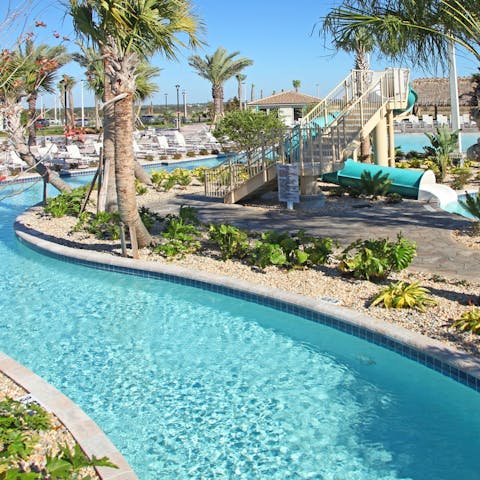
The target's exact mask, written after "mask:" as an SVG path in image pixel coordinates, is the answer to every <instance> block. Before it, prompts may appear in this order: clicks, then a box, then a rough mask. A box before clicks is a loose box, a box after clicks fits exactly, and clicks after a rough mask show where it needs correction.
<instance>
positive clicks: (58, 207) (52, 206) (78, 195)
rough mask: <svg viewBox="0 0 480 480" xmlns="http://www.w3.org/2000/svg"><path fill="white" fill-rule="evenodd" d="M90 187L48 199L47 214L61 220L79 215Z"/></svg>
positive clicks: (76, 189)
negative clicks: (68, 216) (66, 216)
mask: <svg viewBox="0 0 480 480" xmlns="http://www.w3.org/2000/svg"><path fill="white" fill-rule="evenodd" d="M87 190H88V186H84V187H79V188H75V189H74V190H72V191H71V192H63V193H60V195H57V196H56V197H52V198H49V199H47V205H46V206H45V213H48V214H50V215H51V216H52V217H56V218H60V217H64V216H65V215H78V214H79V213H80V208H81V205H82V202H83V199H84V197H85V195H86V193H87Z"/></svg>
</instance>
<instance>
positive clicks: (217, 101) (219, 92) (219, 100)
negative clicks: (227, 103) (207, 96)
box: [212, 85, 223, 123]
mask: <svg viewBox="0 0 480 480" xmlns="http://www.w3.org/2000/svg"><path fill="white" fill-rule="evenodd" d="M212 97H213V120H212V123H215V122H216V121H217V120H218V119H219V118H221V117H222V116H223V88H222V86H221V85H213V86H212Z"/></svg>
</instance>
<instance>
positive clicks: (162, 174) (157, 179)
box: [150, 170, 170, 187]
mask: <svg viewBox="0 0 480 480" xmlns="http://www.w3.org/2000/svg"><path fill="white" fill-rule="evenodd" d="M169 176H170V175H169V173H168V172H167V171H166V170H152V173H151V174H150V178H151V180H152V183H153V184H154V185H155V186H156V187H161V186H162V183H163V182H164V181H165V180H166V179H167V178H168V177H169Z"/></svg>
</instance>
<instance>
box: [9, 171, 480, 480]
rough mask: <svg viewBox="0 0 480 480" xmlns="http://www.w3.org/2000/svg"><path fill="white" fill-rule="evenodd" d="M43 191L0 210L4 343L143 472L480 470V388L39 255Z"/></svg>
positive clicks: (353, 341)
mask: <svg viewBox="0 0 480 480" xmlns="http://www.w3.org/2000/svg"><path fill="white" fill-rule="evenodd" d="M72 181H73V182H82V181H84V180H83V179H72ZM39 198H40V191H39V190H36V189H32V190H30V191H28V192H25V193H24V194H23V195H22V196H17V197H12V198H8V199H6V200H5V201H3V202H2V203H1V204H0V219H1V224H0V255H1V258H2V265H3V266H4V268H2V269H1V270H0V300H1V305H2V310H1V313H0V332H1V335H0V349H2V350H4V351H5V352H6V353H7V354H9V355H11V356H12V357H14V358H15V359H17V360H19V361H20V362H22V363H23V364H25V365H26V366H27V367H29V368H31V369H32V370H34V371H35V372H36V373H38V374H40V375H41V376H43V377H44V378H45V379H47V380H48V381H49V382H51V383H52V384H53V385H55V386H56V387H57V388H59V389H60V390H62V391H63V392H64V393H65V394H67V395H68V396H69V397H70V398H72V400H73V401H75V402H76V403H78V404H79V405H80V406H81V407H82V408H83V409H84V410H85V411H86V412H87V413H88V414H89V415H90V416H91V417H92V418H93V419H94V420H95V421H96V422H97V423H98V424H99V425H100V426H101V428H103V429H104V430H105V432H106V433H107V434H108V435H109V436H110V438H111V439H112V441H113V442H114V443H115V444H116V445H117V447H118V448H119V449H120V450H121V452H122V453H123V454H124V455H125V456H126V458H127V460H128V461H129V462H130V464H131V465H132V467H133V468H134V469H135V471H136V472H137V474H138V476H139V478H140V479H142V480H150V479H152V480H153V479H155V480H156V479H163V478H165V479H174V478H175V479H203V478H208V479H210V478H222V479H230V478H232V479H233V478H235V479H264V478H265V479H266V478H268V479H270V478H272V479H290V478H291V479H301V478H310V479H325V480H333V479H342V480H344V479H345V480H350V479H352V480H367V479H368V480H372V479H375V480H377V479H382V480H387V479H388V480H390V479H392V480H393V479H396V480H400V479H401V480H406V479H419V480H420V479H422V480H423V479H430V478H432V479H433V478H435V479H438V480H447V479H459V478H461V479H462V480H469V479H472V480H473V479H477V478H478V470H477V462H476V454H477V452H478V449H479V447H480V439H479V436H478V431H479V427H480V418H479V414H478V412H479V406H480V397H479V395H478V394H477V393H476V392H474V391H473V390H470V389H468V388H466V387H464V386H463V385H461V384H459V383H456V382H454V381H453V380H451V379H449V378H447V377H444V376H442V375H440V374H438V373H436V372H434V371H432V370H430V369H427V368H426V367H424V366H422V365H420V364H418V363H415V362H413V361H411V360H408V359H406V358H403V357H400V356H399V355H397V354H395V353H393V352H391V351H388V350H385V349H382V348H379V347H377V346H375V345H373V344H370V343H367V342H365V341H362V340H360V339H358V338H355V337H352V336H349V335H346V334H344V333H342V332H340V331H336V330H334V329H331V328H329V327H326V326H322V325H319V324H315V323H313V322H310V321H308V320H305V319H302V318H299V317H296V316H293V315H290V314H287V313H284V312H279V311H277V310H274V309H271V308H268V307H266V306H261V305H256V304H252V303H249V302H246V301H242V300H240V299H234V298H231V297H227V296H224V295H221V294H214V293H212V292H209V291H205V290H201V289H196V288H192V287H188V286H184V285H178V284H172V283H168V282H164V281H159V280H151V279H150V280H149V279H146V278H141V277H132V276H126V275H123V274H119V273H112V272H105V271H99V270H93V269H88V268H83V267H80V266H76V265H72V264H67V263H64V262H60V261H58V260H54V259H51V258H48V257H44V256H42V255H39V254H37V253H35V252H34V251H32V250H30V249H28V248H26V247H24V246H23V245H22V244H20V243H19V242H17V241H16V240H15V238H14V234H13V231H12V226H11V225H12V223H13V220H14V218H15V217H16V216H17V215H18V213H20V212H21V211H22V210H23V209H25V208H26V207H28V206H29V205H31V204H33V203H35V202H36V201H38V199H39Z"/></svg>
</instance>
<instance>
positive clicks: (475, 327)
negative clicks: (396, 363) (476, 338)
mask: <svg viewBox="0 0 480 480" xmlns="http://www.w3.org/2000/svg"><path fill="white" fill-rule="evenodd" d="M453 326H454V327H455V328H458V329H459V330H461V331H462V332H464V331H470V332H472V333H476V334H478V333H480V309H478V308H475V307H472V309H471V310H469V311H468V312H464V313H462V315H461V317H460V318H459V319H458V320H455V322H453Z"/></svg>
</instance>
